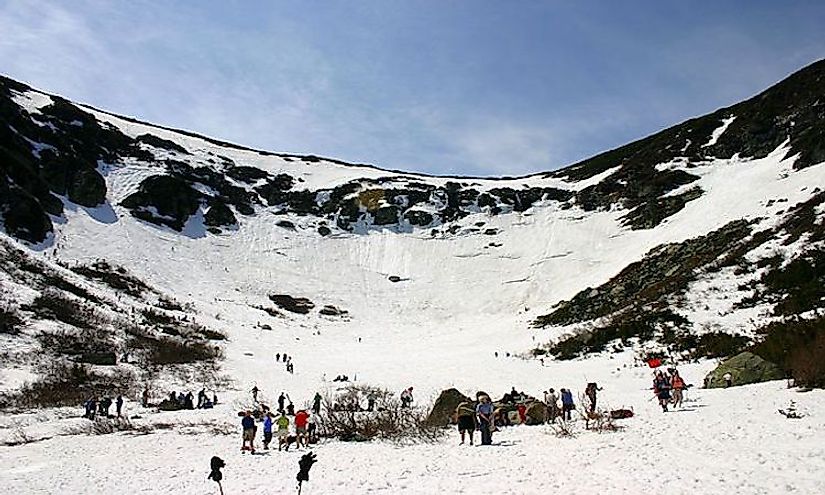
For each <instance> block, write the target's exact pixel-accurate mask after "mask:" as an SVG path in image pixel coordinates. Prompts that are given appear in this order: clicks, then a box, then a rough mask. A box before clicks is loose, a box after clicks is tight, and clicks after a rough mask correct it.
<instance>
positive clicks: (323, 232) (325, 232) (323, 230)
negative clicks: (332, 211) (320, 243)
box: [318, 225, 332, 237]
mask: <svg viewBox="0 0 825 495" xmlns="http://www.w3.org/2000/svg"><path fill="white" fill-rule="evenodd" d="M318 234H319V235H320V236H321V237H326V236H328V235H330V234H332V231H331V230H330V229H329V227H327V226H326V225H321V226H320V227H318Z"/></svg>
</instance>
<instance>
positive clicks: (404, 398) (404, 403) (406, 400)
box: [401, 387, 413, 409]
mask: <svg viewBox="0 0 825 495" xmlns="http://www.w3.org/2000/svg"><path fill="white" fill-rule="evenodd" d="M412 392H413V388H412V387H410V388H408V389H406V390H404V391H403V392H401V407H402V408H404V409H406V408H408V407H410V405H412V402H413V395H412Z"/></svg>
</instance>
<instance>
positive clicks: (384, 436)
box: [318, 385, 444, 442]
mask: <svg viewBox="0 0 825 495" xmlns="http://www.w3.org/2000/svg"><path fill="white" fill-rule="evenodd" d="M370 399H371V400H372V401H373V404H374V405H373V408H372V410H371V411H370V410H367V409H368V408H366V409H365V408H364V407H363V405H364V404H369V403H370ZM323 406H324V407H323V408H322V410H321V413H320V414H319V419H318V431H319V434H320V435H321V436H326V437H335V438H338V439H340V440H343V441H368V440H374V439H381V440H391V441H402V442H403V441H414V442H415V441H420V442H433V441H436V440H438V439H439V438H440V437H441V436H442V435H443V434H444V429H443V428H440V427H437V426H432V425H430V424H428V423H427V421H426V419H427V413H426V411H425V409H424V408H420V407H409V408H402V407H401V401H400V400H399V399H398V398H396V397H395V394H394V393H392V392H390V391H389V390H386V389H381V388H378V387H371V386H366V385H349V386H347V387H346V388H345V389H344V390H343V391H341V392H339V393H338V394H336V395H327V396H326V397H325V398H324V399H323Z"/></svg>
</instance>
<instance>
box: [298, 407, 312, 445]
mask: <svg viewBox="0 0 825 495" xmlns="http://www.w3.org/2000/svg"><path fill="white" fill-rule="evenodd" d="M308 422H309V413H308V412H306V411H305V410H303V409H301V410H299V411H298V412H296V413H295V437H296V441H297V443H298V447H300V446H301V444H302V443H303V444H304V447H309V437H308V436H307V423H308Z"/></svg>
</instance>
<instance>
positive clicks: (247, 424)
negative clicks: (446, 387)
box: [241, 411, 255, 454]
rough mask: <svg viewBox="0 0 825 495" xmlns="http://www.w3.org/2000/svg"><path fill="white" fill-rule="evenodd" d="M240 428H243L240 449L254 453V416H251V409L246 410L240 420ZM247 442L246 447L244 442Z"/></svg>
mask: <svg viewBox="0 0 825 495" xmlns="http://www.w3.org/2000/svg"><path fill="white" fill-rule="evenodd" d="M241 428H242V429H243V437H242V438H243V442H242V443H241V450H249V451H250V452H252V453H253V454H254V453H255V418H253V417H252V411H246V413H245V414H244V416H243V419H242V420H241ZM247 443H249V447H248V448H247V446H246V444H247Z"/></svg>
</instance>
